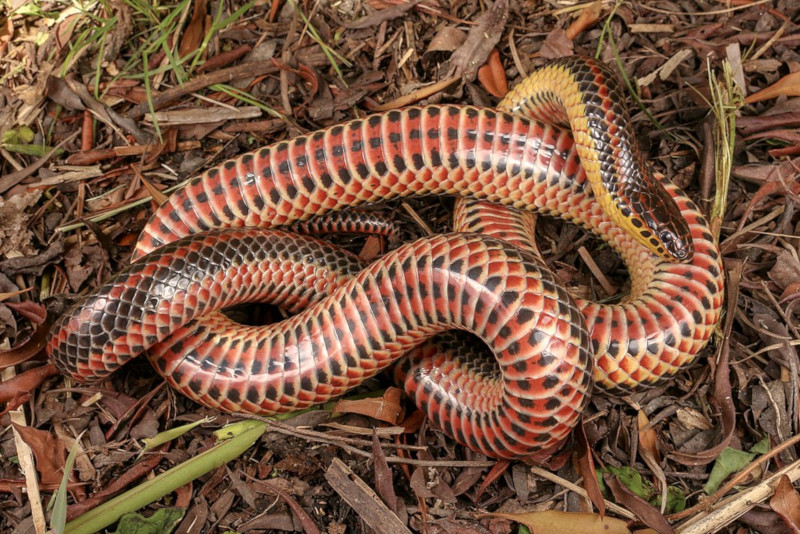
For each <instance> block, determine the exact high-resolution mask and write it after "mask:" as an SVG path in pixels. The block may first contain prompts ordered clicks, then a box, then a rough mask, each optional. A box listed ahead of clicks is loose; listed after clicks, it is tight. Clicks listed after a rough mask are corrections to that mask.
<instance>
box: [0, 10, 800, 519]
mask: <svg viewBox="0 0 800 534" xmlns="http://www.w3.org/2000/svg"><path fill="white" fill-rule="evenodd" d="M0 22H1V24H0V57H2V58H3V59H2V61H0V77H1V79H2V83H1V84H0V132H2V139H1V140H0V166H2V167H1V170H0V195H2V197H1V198H0V350H2V351H4V352H3V353H2V354H0V368H2V369H3V378H2V380H3V382H2V383H0V402H3V403H5V409H4V411H3V414H2V420H0V423H2V427H3V428H4V429H5V430H4V431H3V432H2V434H0V492H2V495H1V496H0V531H2V532H43V530H42V529H43V528H44V525H45V524H47V525H53V528H58V525H59V523H62V524H63V519H59V516H62V517H63V513H64V510H66V517H67V518H68V519H69V520H73V519H75V518H77V517H79V516H81V515H82V514H84V513H86V512H87V511H88V510H93V509H94V510H97V509H98V507H99V506H101V504H102V503H103V502H106V501H108V500H109V499H110V498H112V497H113V496H114V495H117V494H119V493H120V492H123V491H126V490H130V489H131V488H137V487H138V488H142V484H144V483H145V482H146V481H147V480H148V479H152V477H153V476H154V475H158V474H159V473H162V472H165V471H167V470H169V469H170V468H173V467H175V466H177V465H182V464H183V463H184V462H187V461H189V460H190V459H192V458H194V457H198V455H199V454H200V453H203V452H204V451H211V450H214V449H213V448H214V444H215V443H216V440H215V437H214V435H213V432H214V431H215V430H217V429H218V428H220V427H221V426H223V425H225V424H226V423H228V422H231V421H235V420H238V419H240V418H239V417H236V416H231V415H225V414H221V413H219V412H217V411H214V410H211V409H207V408H203V407H200V406H199V405H197V404H195V403H193V402H191V401H189V400H187V399H185V398H184V397H182V396H181V395H180V394H178V393H176V392H174V391H173V390H172V389H171V388H169V387H168V386H167V385H166V384H165V383H164V381H163V379H162V378H161V377H159V376H158V375H157V374H156V373H155V372H154V371H153V369H152V367H151V366H150V365H149V363H148V362H147V361H146V359H144V358H141V359H138V360H135V361H133V362H131V364H129V365H127V366H125V367H124V368H123V369H122V370H120V371H119V372H117V373H116V374H114V375H113V376H112V377H111V378H110V379H108V380H106V381H104V382H102V383H100V384H93V385H82V384H80V383H76V382H74V381H70V380H68V379H65V378H64V377H62V376H61V375H59V374H57V372H56V371H55V369H54V367H53V366H52V365H48V364H47V362H46V358H45V356H44V349H43V347H44V344H45V341H46V339H47V334H48V331H49V328H50V324H51V323H52V322H53V321H54V320H55V318H56V317H57V316H58V315H59V314H60V313H62V312H63V310H65V309H66V308H67V306H68V305H69V304H70V302H72V301H74V300H75V298H77V297H78V296H80V295H84V294H88V293H90V292H91V291H93V290H94V289H96V288H97V287H98V286H99V285H100V284H101V283H102V282H103V281H105V280H107V279H108V278H109V277H111V276H112V275H114V274H115V273H117V272H119V271H120V270H121V269H122V268H124V266H125V265H127V264H128V263H129V260H130V256H131V252H132V249H133V246H134V244H135V242H136V239H137V237H138V235H139V232H140V231H141V230H142V228H143V226H144V225H145V223H146V221H147V219H148V217H149V216H150V214H151V213H152V212H153V209H154V208H155V207H156V206H158V205H159V204H160V203H161V201H163V199H164V198H165V195H168V194H169V193H171V192H172V191H174V190H175V189H177V188H178V187H179V186H180V185H181V184H183V183H184V182H185V181H186V180H188V179H190V178H192V177H193V176H196V175H198V174H200V173H201V172H203V171H205V170H207V169H209V168H211V167H213V166H215V165H218V164H220V163H222V162H224V161H225V160H227V159H228V158H232V157H235V156H238V155H241V154H244V153H245V152H248V151H251V150H254V149H256V148H258V147H261V146H265V145H269V144H271V143H274V142H276V141H280V140H285V139H289V138H292V137H295V136H298V135H302V134H305V133H308V132H311V131H315V130H318V129H320V128H324V127H328V126H332V125H336V124H339V123H342V122H343V121H346V120H348V119H352V118H355V117H363V116H365V115H366V114H368V113H370V112H374V111H380V110H386V109H393V108H401V107H404V106H408V105H412V104H413V105H425V104H443V103H454V104H470V105H475V106H481V107H495V106H496V105H497V103H498V102H499V101H500V98H501V97H502V96H503V95H504V94H505V93H506V91H507V90H508V88H510V87H513V86H514V85H516V84H517V83H518V82H519V81H520V80H521V79H523V78H524V77H525V76H526V75H528V74H529V73H531V72H532V71H533V70H535V69H536V68H537V67H539V66H541V65H543V64H545V63H547V62H548V61H550V60H552V59H555V58H559V57H562V56H567V55H572V54H582V55H587V56H595V57H597V58H599V59H600V60H602V61H604V62H606V63H608V64H609V65H610V66H611V68H612V70H614V71H615V72H616V73H618V74H619V75H620V76H621V78H622V80H623V87H624V89H625V92H626V98H627V100H628V102H627V104H628V106H629V107H630V109H631V115H632V121H633V127H634V129H635V131H636V137H637V138H638V140H639V145H640V146H641V149H642V151H643V152H644V153H645V155H646V156H645V159H646V160H647V161H648V163H649V164H650V165H652V166H653V167H654V168H655V169H656V170H657V171H659V172H661V173H663V174H664V175H666V176H667V177H669V178H670V179H671V180H672V182H673V183H675V184H677V185H678V186H680V187H681V188H683V189H684V190H685V191H686V192H687V194H688V195H689V196H690V197H691V198H692V199H693V200H695V202H696V203H697V204H698V206H699V207H700V209H701V211H703V213H704V214H705V216H706V217H707V219H708V221H709V224H710V227H711V230H712V233H713V235H714V237H715V239H717V240H718V242H719V247H720V250H721V253H722V257H723V265H724V275H725V297H726V298H725V302H724V305H723V308H722V314H721V319H720V321H719V324H718V325H717V327H716V330H715V331H714V333H713V335H712V336H711V340H710V342H709V343H708V345H707V346H706V347H705V348H704V349H703V350H702V351H701V352H700V354H699V355H698V357H697V358H696V360H695V362H693V364H692V365H688V366H687V367H686V368H685V369H682V370H681V371H680V372H679V373H678V374H677V375H676V376H675V377H674V378H672V379H670V380H665V381H663V382H660V383H659V384H658V385H656V386H655V387H651V388H649V389H646V390H644V391H641V392H636V393H631V394H627V395H618V396H611V395H608V394H603V393H602V391H599V390H598V391H596V393H595V395H594V396H593V398H592V400H591V402H590V404H589V407H588V408H587V410H586V412H585V414H584V417H583V421H582V424H581V428H580V430H581V431H579V432H577V433H576V435H575V437H574V438H573V439H572V440H570V442H569V443H568V444H567V448H566V449H565V450H564V451H562V452H561V453H560V454H559V455H557V456H556V457H554V458H553V459H552V460H550V461H549V462H545V463H538V464H536V463H532V462H513V463H510V464H508V463H505V462H497V461H496V460H493V459H491V458H487V457H486V456H483V455H481V454H478V453H476V452H473V451H471V450H470V449H468V448H465V447H463V446H461V445H458V444H456V443H455V442H454V441H453V440H452V439H450V438H448V437H447V436H446V435H445V434H443V433H442V432H441V431H439V430H438V429H436V428H434V427H432V425H430V424H429V423H428V422H427V421H426V420H425V419H424V417H422V416H421V412H419V411H418V410H417V409H416V408H414V407H413V406H412V405H410V404H409V403H408V402H407V399H406V398H405V397H404V395H402V394H401V393H400V392H399V390H396V389H394V388H392V387H391V381H390V380H389V379H387V378H386V377H378V378H375V379H370V380H369V381H367V382H365V383H364V384H363V385H362V386H361V387H360V388H359V389H358V390H357V391H356V392H355V393H357V394H364V393H372V394H373V396H371V397H370V396H366V398H365V396H364V395H354V396H353V397H351V398H348V399H347V402H346V403H345V404H340V405H338V406H336V407H335V408H332V407H325V409H322V410H317V411H310V412H306V413H303V414H301V415H299V416H297V417H295V418H291V419H287V420H282V421H274V422H271V423H268V425H267V432H266V433H265V434H263V436H261V437H259V438H258V440H257V441H256V443H255V444H254V445H253V446H251V447H249V448H247V450H246V451H245V452H244V453H243V454H241V455H239V456H238V457H236V458H235V459H233V460H231V461H229V462H227V463H225V464H224V465H221V466H219V467H216V468H214V469H212V470H211V471H210V472H208V473H206V474H203V475H200V476H197V477H195V478H193V480H192V481H191V482H189V483H188V484H181V485H180V486H179V487H178V489H176V490H174V491H169V492H168V494H167V495H166V496H164V497H163V498H160V499H158V500H157V501H156V502H155V503H153V504H150V505H148V506H147V507H146V508H144V509H142V510H141V513H142V516H144V517H150V516H152V518H151V519H150V521H151V522H152V523H151V527H152V528H153V529H154V530H152V531H153V532H168V531H171V530H173V529H174V531H175V532H180V533H190V532H227V531H235V532H240V533H247V532H276V531H306V532H329V533H342V532H367V531H370V530H371V531H373V532H399V531H401V530H402V529H404V528H405V529H409V530H411V531H415V532H426V533H431V534H434V533H440V532H450V533H456V532H457V533H461V534H464V533H484V532H492V533H504V532H523V531H524V529H526V528H529V529H530V530H531V531H534V532H582V533H583V534H589V533H593V532H629V531H642V530H643V529H652V531H656V532H682V533H698V532H750V531H757V532H771V533H772V532H775V533H780V532H797V531H798V529H800V495H799V494H798V493H797V491H796V490H795V489H794V487H793V483H794V481H795V480H797V479H798V478H800V461H799V460H798V453H800V449H798V441H800V438H798V427H799V426H800V407H799V406H798V397H800V395H799V394H798V369H800V361H798V356H797V350H796V347H797V346H798V345H800V333H799V332H798V329H800V325H798V320H800V306H798V303H800V238H799V237H798V236H799V235H800V215H799V214H798V213H795V210H796V209H797V208H798V204H800V135H799V134H798V131H800V54H799V53H798V49H799V48H800V27H798V25H799V24H800V4H798V3H797V2H794V1H792V0H774V1H763V0H761V1H749V0H732V1H726V2H722V1H715V0H707V1H705V0H684V1H674V2H673V1H661V2H619V3H614V2H608V1H602V2H601V1H597V2H585V3H575V2H573V1H564V2H556V1H555V0H552V1H542V2H530V1H524V0H495V2H494V3H488V2H483V1H476V0H461V1H454V2H449V3H448V2H445V1H441V0H421V1H417V0H414V1H409V0H365V1H361V0H340V1H337V2H308V1H305V0H304V1H302V2H300V3H295V2H294V1H293V0H261V1H255V2H251V3H247V4H245V3H243V2H242V1H241V0H232V1H229V2H207V1H206V0H183V1H181V2H178V3H169V4H162V3H158V2H153V3H151V2H142V1H140V0H129V1H127V2H95V1H86V2H71V3H70V2H59V1H46V0H42V1H32V0H8V1H7V2H5V5H4V6H3V7H2V8H0ZM379 208H380V210H381V211H382V212H383V213H387V214H389V216H390V217H392V218H393V219H395V221H397V222H398V223H399V224H400V225H401V230H400V232H401V234H402V237H403V239H404V240H405V239H409V238H415V237H420V236H423V235H425V234H426V233H427V232H428V231H433V232H442V231H446V230H448V229H450V228H451V222H450V219H451V217H452V208H453V203H452V201H451V200H450V199H447V198H426V199H414V198H412V199H408V200H406V201H403V202H387V203H385V204H382V205H381V206H380V207H379ZM537 232H538V242H539V246H540V248H541V249H542V252H543V255H544V259H545V261H546V262H547V264H548V265H549V267H550V268H551V269H552V270H553V271H554V272H555V273H556V274H557V275H558V277H559V278H560V279H561V280H563V281H564V283H565V284H567V285H568V286H570V287H571V288H572V290H573V291H574V292H577V293H580V294H581V295H584V296H587V297H589V298H593V299H598V300H602V299H607V298H610V297H611V296H613V295H614V294H621V293H624V292H625V291H627V289H628V288H629V281H628V274H627V271H626V269H625V265H624V264H623V263H622V262H621V260H620V258H619V256H618V255H617V254H616V253H614V252H613V251H611V250H610V249H609V248H608V247H606V246H604V243H603V242H602V241H600V240H599V239H596V238H594V237H592V236H591V235H588V234H586V233H585V232H583V231H582V230H580V229H578V228H576V227H574V226H572V225H569V224H564V223H560V222H557V221H552V220H549V219H546V218H542V219H540V223H539V225H538V228H537ZM338 242H339V243H341V244H343V245H344V246H346V247H348V248H350V249H351V250H353V251H355V252H358V253H360V254H361V255H362V257H366V258H372V257H374V256H375V255H376V254H378V253H379V252H380V249H381V248H382V247H383V246H384V245H386V244H385V243H382V242H380V240H379V239H376V238H373V237H370V238H363V237H362V238H358V237H352V238H345V239H341V238H340V239H339V240H338ZM264 313H266V315H270V313H272V315H274V313H275V312H270V311H267V312H264ZM374 392H377V395H380V396H378V397H375V396H374V395H375V393H374ZM192 422H198V423H199V424H198V425H197V426H194V427H193V428H191V429H189V430H188V431H186V432H185V433H182V434H181V435H179V436H178V437H175V438H174V439H172V440H171V441H168V442H167V443H166V444H164V445H159V446H158V447H157V448H156V449H154V450H152V451H150V450H148V451H147V452H145V453H142V451H143V446H144V444H143V439H145V438H150V437H152V436H154V435H156V434H158V433H159V432H162V431H165V430H168V429H173V428H176V427H180V426H181V425H185V424H187V423H192ZM12 423H13V430H12ZM70 450H75V451H76V454H75V460H74V464H72V468H71V470H70V473H69V475H70V476H69V479H68V480H67V491H66V492H62V496H64V494H65V493H66V497H67V499H66V500H64V501H57V500H56V501H55V505H54V506H52V507H51V496H53V495H54V492H55V490H56V489H57V488H58V486H59V484H61V482H62V479H63V473H64V466H65V464H66V461H67V455H68V454H69V452H70ZM217 465H219V463H218V464H217ZM593 469H594V471H593ZM587 474H588V475H589V476H588V479H589V480H588V481H587V480H585V478H586V477H585V476H583V475H587ZM130 495H131V494H126V495H125V497H123V500H128V499H131V498H132V497H131V496H130ZM376 495H377V496H376ZM587 496H588V497H587ZM663 497H666V499H663ZM664 501H665V504H663V505H662V502H664ZM604 503H605V504H604ZM65 507H66V508H65ZM598 507H604V508H605V512H604V514H601V513H599V511H598ZM156 511H158V514H155V515H154V512H156ZM554 512H558V514H555V513H554ZM561 512H583V513H582V514H570V515H562V514H561ZM601 517H604V519H603V518H601ZM112 520H113V519H112ZM129 520H130V521H135V520H136V519H135V518H134V519H129ZM79 521H80V520H79ZM156 522H158V523H156ZM71 525H72V526H73V527H74V526H75V523H72V524H71ZM520 525H527V526H520ZM556 526H557V527H558V529H560V530H557V529H556ZM126 528H127V527H126ZM123 531H125V530H122V528H121V530H120V532H123ZM129 532H130V531H129Z"/></svg>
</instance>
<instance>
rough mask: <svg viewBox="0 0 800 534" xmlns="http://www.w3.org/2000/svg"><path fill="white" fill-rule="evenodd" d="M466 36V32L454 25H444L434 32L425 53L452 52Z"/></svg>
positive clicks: (462, 42)
mask: <svg viewBox="0 0 800 534" xmlns="http://www.w3.org/2000/svg"><path fill="white" fill-rule="evenodd" d="M466 38H467V34H466V32H464V31H462V30H460V29H458V28H457V27H455V26H444V27H443V28H442V29H441V30H439V31H438V32H436V35H434V36H433V39H431V42H430V43H428V49H427V50H426V51H425V53H426V54H427V53H430V52H452V51H453V50H456V49H457V48H458V47H459V46H461V45H462V44H464V41H465V40H466Z"/></svg>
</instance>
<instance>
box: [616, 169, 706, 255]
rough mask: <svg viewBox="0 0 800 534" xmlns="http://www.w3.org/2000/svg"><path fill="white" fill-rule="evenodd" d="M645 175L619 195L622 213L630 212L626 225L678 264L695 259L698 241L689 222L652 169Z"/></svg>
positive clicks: (658, 252) (635, 234) (650, 245)
mask: <svg viewBox="0 0 800 534" xmlns="http://www.w3.org/2000/svg"><path fill="white" fill-rule="evenodd" d="M644 174H645V176H643V177H642V178H644V179H643V180H641V181H640V182H635V185H634V186H633V187H631V188H629V189H630V190H629V191H627V192H626V193H627V194H626V193H623V194H621V195H620V197H619V204H618V207H619V210H620V212H622V215H623V216H625V215H626V214H628V215H627V217H626V218H627V221H624V222H623V225H624V226H627V228H628V231H629V232H630V233H631V234H632V235H633V236H634V237H635V238H636V239H637V240H638V241H639V242H640V243H642V244H643V245H644V246H646V247H647V248H648V249H650V250H651V251H652V252H654V253H655V254H657V255H658V256H659V257H661V258H664V259H665V260H668V261H671V262H676V263H678V262H686V261H689V260H691V259H692V256H693V255H694V243H693V242H692V235H691V232H690V230H689V224H688V223H687V222H686V219H685V218H684V217H683V215H682V214H681V212H680V209H678V205H677V204H676V203H675V200H674V199H673V198H672V195H670V194H669V192H668V191H667V190H666V189H665V188H664V185H663V184H662V183H661V181H660V180H659V179H657V178H656V177H655V176H653V175H652V174H651V173H649V172H646V173H644ZM639 184H642V187H639Z"/></svg>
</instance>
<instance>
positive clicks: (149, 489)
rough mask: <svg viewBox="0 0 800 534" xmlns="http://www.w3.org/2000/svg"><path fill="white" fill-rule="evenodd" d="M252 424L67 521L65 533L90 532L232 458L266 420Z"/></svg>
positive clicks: (246, 446) (252, 440)
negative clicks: (227, 438)
mask: <svg viewBox="0 0 800 534" xmlns="http://www.w3.org/2000/svg"><path fill="white" fill-rule="evenodd" d="M250 422H251V425H250V426H249V427H248V428H247V430H244V431H243V432H242V433H240V434H239V435H237V436H236V437H234V438H232V439H230V440H228V441H225V442H223V443H220V444H218V445H216V446H214V447H213V448H211V449H209V450H207V451H205V452H204V453H202V454H199V455H198V456H195V457H194V458H192V459H191V460H188V461H186V462H183V463H182V464H180V465H177V466H175V467H173V468H172V469H170V470H168V471H165V472H164V473H161V474H160V475H158V476H156V477H155V478H152V479H150V480H148V481H147V482H144V483H142V484H139V485H138V486H136V487H135V488H133V489H131V490H129V491H126V492H125V493H123V494H121V495H118V496H117V497H114V498H113V499H111V500H110V501H107V502H105V503H103V504H102V505H100V506H98V507H97V508H95V509H93V510H91V511H90V512H87V513H85V514H83V515H82V516H80V517H78V518H76V519H74V520H72V521H70V522H69V523H67V525H66V530H65V532H66V533H67V534H92V533H93V532H97V531H98V530H101V529H103V528H105V527H107V526H108V525H111V524H112V523H114V522H115V521H117V520H118V519H119V518H120V517H121V516H122V515H123V514H126V513H129V512H133V511H135V510H138V509H139V508H142V507H143V506H147V505H148V504H150V503H152V502H155V501H157V500H158V499H160V498H161V497H163V496H164V495H167V494H168V493H170V492H172V491H174V490H176V489H177V488H179V487H181V486H183V485H184V484H187V483H188V482H191V481H192V480H195V479H196V478H198V477H201V476H203V475H204V474H206V473H208V472H209V471H212V470H214V469H216V468H217V467H219V466H221V465H223V464H225V463H227V462H229V461H231V460H233V459H234V458H236V457H238V456H239V455H240V454H242V453H243V452H244V451H246V450H247V449H249V448H250V447H251V446H252V445H253V443H255V441H256V440H257V439H258V438H259V436H261V434H262V433H263V432H264V429H265V428H266V426H267V425H266V423H262V422H260V421H250Z"/></svg>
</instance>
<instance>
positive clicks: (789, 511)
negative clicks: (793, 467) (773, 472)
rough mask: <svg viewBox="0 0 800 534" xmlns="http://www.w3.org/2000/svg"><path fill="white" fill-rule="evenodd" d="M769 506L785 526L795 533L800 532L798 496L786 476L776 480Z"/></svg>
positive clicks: (799, 495) (799, 503)
mask: <svg viewBox="0 0 800 534" xmlns="http://www.w3.org/2000/svg"><path fill="white" fill-rule="evenodd" d="M769 505H770V506H771V507H772V509H773V510H775V511H776V512H777V513H778V515H780V516H781V519H783V522H784V523H786V526H788V527H789V528H791V529H792V530H793V531H795V532H798V531H800V494H798V493H797V490H796V489H795V488H794V486H792V483H791V481H790V480H789V477H787V476H786V475H783V476H782V477H781V478H780V479H779V480H778V486H777V487H776V488H775V493H774V494H773V495H772V498H771V499H770V500H769Z"/></svg>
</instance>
